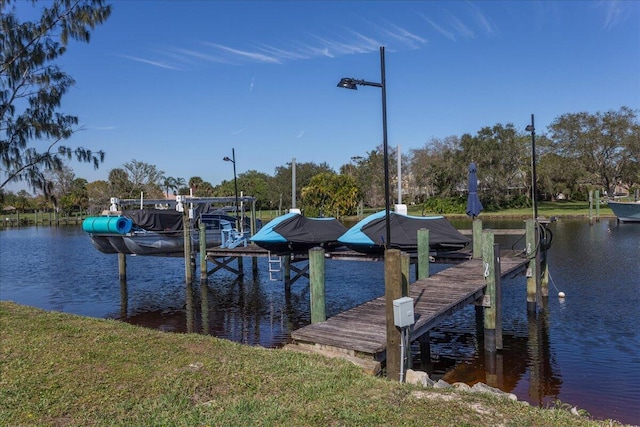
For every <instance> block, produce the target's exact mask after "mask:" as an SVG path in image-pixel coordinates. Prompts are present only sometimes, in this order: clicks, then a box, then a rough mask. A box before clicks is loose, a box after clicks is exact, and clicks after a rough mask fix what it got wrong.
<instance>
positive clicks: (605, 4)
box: [597, 0, 627, 31]
mask: <svg viewBox="0 0 640 427" xmlns="http://www.w3.org/2000/svg"><path fill="white" fill-rule="evenodd" d="M597 6H598V7H599V8H602V9H604V23H603V25H602V29H603V30H605V31H609V30H612V29H614V28H615V27H617V26H618V25H619V24H621V23H622V22H624V21H625V19H626V17H627V14H626V13H625V10H624V7H623V4H622V3H621V2H620V1H617V0H608V1H600V2H598V4H597Z"/></svg>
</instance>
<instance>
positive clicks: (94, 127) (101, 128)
mask: <svg viewBox="0 0 640 427" xmlns="http://www.w3.org/2000/svg"><path fill="white" fill-rule="evenodd" d="M87 129H91V130H100V131H110V130H116V129H117V127H115V126H89V127H88V128H87Z"/></svg>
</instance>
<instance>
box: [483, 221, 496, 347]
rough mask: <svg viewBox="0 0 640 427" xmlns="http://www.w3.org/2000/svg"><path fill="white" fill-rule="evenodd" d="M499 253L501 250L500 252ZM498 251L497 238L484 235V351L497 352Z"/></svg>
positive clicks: (490, 233) (492, 235)
mask: <svg viewBox="0 0 640 427" xmlns="http://www.w3.org/2000/svg"><path fill="white" fill-rule="evenodd" d="M498 253H499V250H498ZM496 257H497V255H496V251H495V237H494V234H493V233H492V232H491V231H485V232H483V233H482V265H483V274H484V280H485V284H486V288H485V292H484V301H483V306H484V349H485V350H487V351H491V352H493V351H496V349H497V343H496V319H497V310H496V267H497V265H496Z"/></svg>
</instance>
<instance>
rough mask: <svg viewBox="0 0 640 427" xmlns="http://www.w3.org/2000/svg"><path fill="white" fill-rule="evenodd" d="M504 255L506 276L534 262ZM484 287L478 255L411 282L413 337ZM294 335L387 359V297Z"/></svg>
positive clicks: (471, 299)
mask: <svg viewBox="0 0 640 427" xmlns="http://www.w3.org/2000/svg"><path fill="white" fill-rule="evenodd" d="M501 258H502V259H501V263H500V264H501V275H502V276H503V277H504V276H506V275H508V274H511V273H513V272H515V271H518V270H521V269H523V268H524V267H525V266H526V264H527V262H528V260H527V259H525V258H520V257H512V256H505V254H503V255H502V257H501ZM484 288H485V283H484V276H483V265H482V261H481V260H478V259H475V260H469V261H465V262H462V263H460V264H456V265H455V266H452V267H450V268H447V269H445V270H442V271H441V272H439V273H436V274H434V275H432V276H431V277H429V278H426V279H422V280H418V281H416V282H414V283H413V284H411V286H410V287H409V296H411V297H412V298H414V301H415V303H414V312H415V317H416V323H415V325H414V326H413V329H412V336H411V339H412V340H414V339H417V338H418V337H420V336H421V335H423V334H424V333H426V332H427V331H428V330H429V329H431V328H433V327H434V326H436V325H437V324H438V323H439V322H440V321H441V320H442V319H443V318H444V317H446V316H449V315H451V314H452V313H454V312H455V311H457V310H460V309H461V308H463V307H464V306H466V305H468V304H470V303H473V302H474V301H476V300H478V299H479V298H480V297H482V295H483V291H484ZM291 338H292V339H293V341H294V342H298V343H305V344H315V345H321V346H323V345H324V346H330V347H335V348H338V349H341V350H343V351H345V352H357V353H360V354H365V355H369V356H370V357H372V358H373V359H376V360H383V358H384V356H385V350H386V313H385V299H384V296H383V297H379V298H376V299H374V300H371V301H369V302H367V303H364V304H361V305H359V306H357V307H354V308H352V309H350V310H347V311H344V312H342V313H339V314H337V315H335V316H333V317H331V318H329V319H327V320H326V321H325V322H319V323H314V324H311V325H308V326H305V327H303V328H300V329H298V330H295V331H293V332H292V333H291Z"/></svg>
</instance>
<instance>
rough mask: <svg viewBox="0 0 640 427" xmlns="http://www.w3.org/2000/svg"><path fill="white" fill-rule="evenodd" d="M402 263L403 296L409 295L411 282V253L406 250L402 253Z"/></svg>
mask: <svg viewBox="0 0 640 427" xmlns="http://www.w3.org/2000/svg"><path fill="white" fill-rule="evenodd" d="M400 263H401V266H400V268H401V270H402V296H403V297H406V296H408V295H409V284H410V283H411V268H410V267H411V255H409V254H408V253H406V252H402V253H401V254H400Z"/></svg>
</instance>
